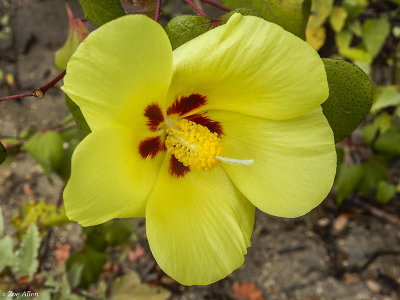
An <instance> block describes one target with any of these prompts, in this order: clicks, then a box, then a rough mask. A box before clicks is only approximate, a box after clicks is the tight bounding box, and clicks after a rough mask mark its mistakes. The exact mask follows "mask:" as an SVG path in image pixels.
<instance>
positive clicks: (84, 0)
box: [79, 0, 125, 26]
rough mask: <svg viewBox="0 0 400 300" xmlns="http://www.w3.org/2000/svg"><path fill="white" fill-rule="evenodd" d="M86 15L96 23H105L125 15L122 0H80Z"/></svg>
mask: <svg viewBox="0 0 400 300" xmlns="http://www.w3.org/2000/svg"><path fill="white" fill-rule="evenodd" d="M79 2H80V3H81V5H82V8H83V11H84V12H85V15H86V17H87V18H88V19H89V20H90V22H92V23H93V24H96V25H99V26H100V25H103V24H105V23H107V22H109V21H111V20H114V19H116V18H119V17H122V16H124V15H125V12H124V10H123V9H122V6H121V2H120V0H79Z"/></svg>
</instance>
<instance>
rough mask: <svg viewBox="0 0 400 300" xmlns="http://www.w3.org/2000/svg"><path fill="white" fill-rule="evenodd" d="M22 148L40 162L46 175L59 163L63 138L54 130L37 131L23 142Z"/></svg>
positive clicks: (62, 151) (61, 156) (61, 155)
mask: <svg viewBox="0 0 400 300" xmlns="http://www.w3.org/2000/svg"><path fill="white" fill-rule="evenodd" d="M24 149H25V150H26V151H27V152H28V153H29V154H30V155H31V156H32V157H33V158H34V159H35V160H36V162H37V163H38V164H40V165H41V166H42V168H43V170H44V172H45V174H46V175H47V176H49V175H50V172H51V171H54V170H56V169H57V168H58V166H59V165H60V162H61V160H62V158H63V153H64V150H63V140H62V138H61V136H60V134H59V133H58V132H56V131H52V130H49V131H46V132H45V133H40V132H37V133H36V134H34V135H33V136H32V137H31V138H30V139H29V140H28V141H27V142H26V143H25V144H24Z"/></svg>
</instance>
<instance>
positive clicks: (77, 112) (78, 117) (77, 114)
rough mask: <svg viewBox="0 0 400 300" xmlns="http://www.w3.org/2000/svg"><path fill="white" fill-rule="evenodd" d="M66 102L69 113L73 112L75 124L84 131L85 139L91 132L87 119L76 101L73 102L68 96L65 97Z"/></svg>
mask: <svg viewBox="0 0 400 300" xmlns="http://www.w3.org/2000/svg"><path fill="white" fill-rule="evenodd" d="M65 102H66V103H67V107H68V109H69V111H70V112H71V114H72V116H73V117H74V120H75V122H76V123H77V124H78V126H79V128H80V129H81V131H82V135H83V136H84V137H85V136H87V135H88V134H89V133H90V132H91V130H90V127H89V125H88V123H87V122H86V120H85V117H84V116H83V114H82V112H81V109H80V108H79V106H78V105H76V104H75V102H74V101H72V100H71V98H70V97H68V95H65Z"/></svg>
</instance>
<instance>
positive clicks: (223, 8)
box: [200, 0, 232, 12]
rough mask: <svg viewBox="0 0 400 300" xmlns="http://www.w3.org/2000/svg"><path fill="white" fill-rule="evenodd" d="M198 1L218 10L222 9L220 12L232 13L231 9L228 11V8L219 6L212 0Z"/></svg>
mask: <svg viewBox="0 0 400 300" xmlns="http://www.w3.org/2000/svg"><path fill="white" fill-rule="evenodd" d="M200 1H202V2H205V3H208V4H210V5H212V6H215V7H217V8H219V9H222V10H224V11H227V12H230V11H232V9H230V8H228V7H226V6H223V5H222V4H219V3H217V2H214V1H212V0H200Z"/></svg>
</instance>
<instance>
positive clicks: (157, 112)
mask: <svg viewBox="0 0 400 300" xmlns="http://www.w3.org/2000/svg"><path fill="white" fill-rule="evenodd" d="M144 116H145V117H146V118H147V126H149V128H150V130H152V131H156V130H157V129H158V126H159V125H160V124H161V123H162V122H164V115H163V113H162V110H161V108H160V106H159V105H158V104H156V103H153V104H150V105H149V106H147V107H146V109H145V110H144Z"/></svg>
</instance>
